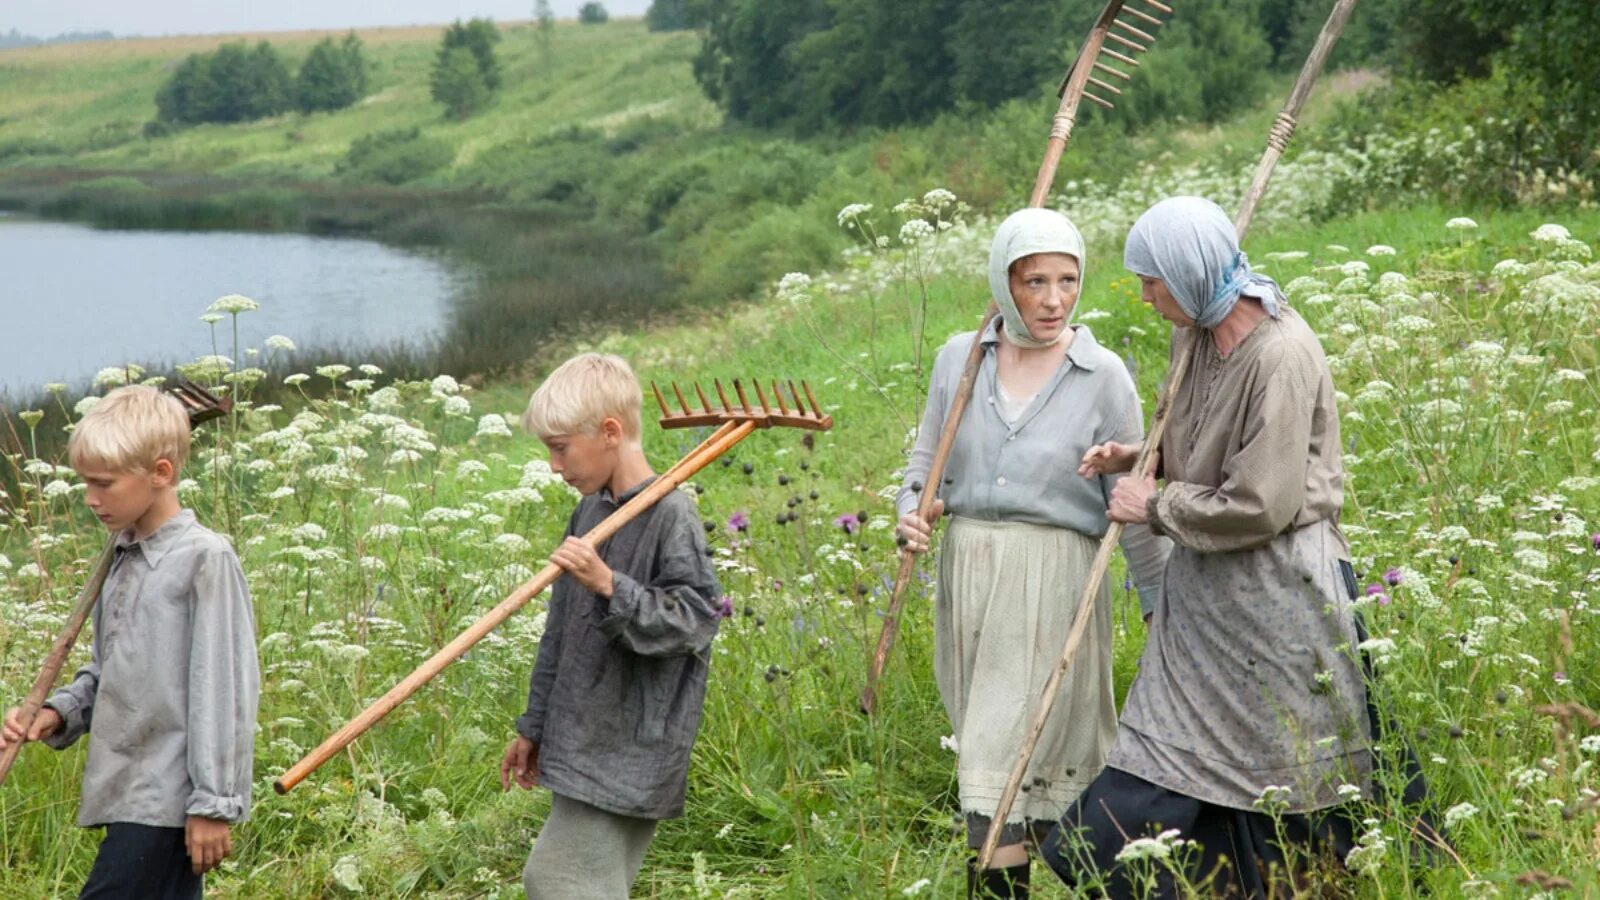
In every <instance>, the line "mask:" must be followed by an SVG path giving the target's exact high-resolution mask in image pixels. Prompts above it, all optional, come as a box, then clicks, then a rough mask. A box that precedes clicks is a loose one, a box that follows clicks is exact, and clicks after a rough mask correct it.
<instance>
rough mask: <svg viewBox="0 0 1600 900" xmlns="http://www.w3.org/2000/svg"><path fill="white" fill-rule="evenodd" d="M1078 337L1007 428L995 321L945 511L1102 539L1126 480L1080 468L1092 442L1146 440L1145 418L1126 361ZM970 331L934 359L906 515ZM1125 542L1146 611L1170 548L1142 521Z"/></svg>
mask: <svg viewBox="0 0 1600 900" xmlns="http://www.w3.org/2000/svg"><path fill="white" fill-rule="evenodd" d="M1074 332H1075V337H1074V338H1073V341H1072V345H1071V346H1070V347H1068V348H1067V354H1066V359H1065V360H1063V362H1062V365H1061V368H1060V369H1058V370H1057V371H1056V373H1055V374H1054V375H1053V376H1051V378H1050V380H1049V381H1047V382H1046V383H1045V385H1044V387H1042V388H1040V389H1039V393H1038V394H1037V395H1035V396H1034V398H1033V400H1032V402H1030V403H1029V404H1028V405H1027V407H1026V408H1025V409H1024V410H1023V411H1022V414H1021V415H1020V416H1018V417H1017V418H1016V419H1015V420H1014V421H1012V422H1011V423H1009V424H1008V423H1007V422H1006V420H1005V419H1004V417H1003V416H1002V415H1001V411H1000V389H999V383H998V378H997V368H996V367H997V360H996V348H997V346H998V344H999V341H1000V336H999V319H998V318H996V319H995V320H994V321H993V322H991V323H990V325H989V328H988V329H987V330H986V331H985V332H984V334H983V343H984V356H983V365H982V367H981V368H980V369H979V370H978V380H977V383H976V384H975V386H974V388H973V393H972V401H971V404H970V405H969V406H968V407H967V414H966V416H965V417H964V418H963V420H962V422H961V428H960V429H959V430H958V431H957V432H956V441H955V446H954V447H953V448H951V452H950V459H949V462H948V463H946V465H945V471H944V484H943V485H940V486H938V489H939V496H940V497H942V498H943V499H944V501H945V510H946V512H948V513H950V514H952V515H958V516H963V517H965V518H969V519H984V520H988V521H994V522H1001V521H1004V522H1030V523H1033V524H1036V525H1052V526H1056V527H1058V528H1070V529H1072V530H1073V531H1077V532H1080V533H1082V534H1086V535H1089V536H1090V537H1096V538H1098V537H1101V536H1103V535H1104V534H1105V533H1106V528H1107V527H1108V520H1107V519H1106V506H1107V504H1108V503H1109V501H1110V497H1111V489H1112V488H1113V487H1114V486H1115V485H1116V482H1117V479H1118V478H1120V477H1121V476H1116V475H1112V476H1102V477H1097V478H1084V477H1083V476H1081V475H1079V474H1078V463H1079V462H1080V461H1081V460H1082V459H1083V454H1084V453H1085V452H1086V451H1088V449H1089V448H1090V447H1092V446H1094V445H1095V444H1101V443H1105V442H1106V441H1118V442H1121V443H1126V444H1138V443H1141V442H1143V440H1144V415H1143V413H1142V412H1141V410H1140V407H1139V394H1138V392H1137V390H1136V389H1135V388H1134V385H1133V379H1132V378H1131V377H1130V376H1129V375H1128V370H1127V368H1126V367H1124V366H1123V364H1122V360H1120V359H1118V358H1117V356H1116V354H1114V353H1112V352H1111V351H1110V350H1108V349H1106V348H1105V347H1102V346H1101V345H1100V344H1099V343H1098V342H1097V341H1095V339H1094V334H1093V333H1092V332H1090V330H1089V328H1088V327H1087V326H1084V325H1077V326H1074ZM973 334H974V332H970V331H969V332H964V333H962V334H958V335H956V336H955V337H952V338H951V339H950V340H949V341H947V342H945V345H944V347H942V348H941V349H940V350H939V355H938V358H937V359H936V360H935V361H934V364H933V373H932V377H931V378H930V382H929V386H928V404H927V407H926V408H925V409H924V410H923V414H922V425H921V426H920V428H919V429H918V431H917V443H916V446H915V447H914V448H913V449H912V451H911V459H910V462H909V464H908V465H907V466H906V476H905V483H904V486H903V487H902V488H901V489H900V495H899V497H898V500H897V504H896V505H897V506H898V508H899V514H900V515H902V516H903V515H905V514H906V513H909V512H911V511H913V510H915V509H916V508H917V502H918V499H919V496H918V493H917V491H916V490H914V488H916V487H917V486H919V485H922V483H923V481H925V480H926V478H927V474H928V468H929V466H930V465H931V464H932V462H933V452H934V449H935V447H937V446H938V443H939V432H940V431H941V430H942V429H943V428H944V420H945V414H946V412H947V411H948V410H949V408H950V403H951V400H952V399H953V398H954V397H955V394H956V388H957V386H958V385H959V384H960V382H961V370H962V367H963V366H964V364H965V363H966V357H967V350H968V348H969V347H971V346H972V336H973ZM1121 546H1122V552H1123V554H1124V555H1125V556H1126V557H1127V560H1128V568H1129V570H1130V573H1131V575H1132V578H1133V582H1134V585H1135V586H1136V587H1137V588H1138V590H1139V606H1140V609H1141V610H1143V611H1144V612H1145V613H1149V612H1150V611H1151V610H1153V609H1155V606H1156V599H1157V597H1159V596H1160V592H1161V580H1162V572H1163V570H1164V569H1165V567H1166V563H1167V554H1168V553H1169V552H1170V551H1171V547H1172V545H1171V543H1170V542H1169V541H1168V540H1167V539H1166V538H1162V537H1157V536H1155V535H1154V534H1152V533H1151V532H1150V530H1149V528H1147V527H1146V526H1144V525H1131V526H1129V527H1128V528H1127V529H1126V530H1125V531H1124V532H1123V535H1122V541H1121Z"/></svg>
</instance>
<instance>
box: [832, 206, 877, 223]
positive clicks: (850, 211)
mask: <svg viewBox="0 0 1600 900" xmlns="http://www.w3.org/2000/svg"><path fill="white" fill-rule="evenodd" d="M869 212H872V204H871V203H851V204H849V205H848V206H846V207H845V208H844V209H841V210H839V227H840V228H855V227H856V220H857V219H859V218H861V217H862V216H864V215H866V214H867V213H869Z"/></svg>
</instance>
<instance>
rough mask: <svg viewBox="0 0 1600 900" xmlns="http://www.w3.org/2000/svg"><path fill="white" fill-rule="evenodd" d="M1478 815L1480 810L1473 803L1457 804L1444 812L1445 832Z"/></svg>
mask: <svg viewBox="0 0 1600 900" xmlns="http://www.w3.org/2000/svg"><path fill="white" fill-rule="evenodd" d="M1477 814H1478V808H1477V807H1476V806H1473V805H1472V804H1471V803H1457V804H1456V805H1455V806H1452V807H1450V808H1449V809H1447V810H1445V811H1444V827H1445V830H1446V831H1449V830H1450V829H1452V828H1455V827H1456V826H1457V825H1460V824H1461V823H1462V822H1465V821H1466V820H1468V819H1470V818H1472V817H1473V816H1475V815H1477Z"/></svg>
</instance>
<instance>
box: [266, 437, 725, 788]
mask: <svg viewBox="0 0 1600 900" xmlns="http://www.w3.org/2000/svg"><path fill="white" fill-rule="evenodd" d="M755 428H756V423H755V422H751V421H744V422H737V423H735V422H728V423H726V424H724V425H723V426H722V427H721V428H719V429H717V431H716V432H715V433H713V434H712V436H711V437H710V438H707V439H706V440H705V441H704V442H703V443H702V444H701V445H700V446H699V447H696V448H695V449H694V450H691V451H690V452H689V454H688V455H687V456H685V457H684V458H683V459H681V460H679V461H678V463H676V464H675V465H674V466H673V467H672V468H671V469H668V470H667V471H666V472H665V473H663V474H662V475H661V476H660V477H659V478H657V479H656V480H655V481H653V482H651V484H650V486H649V487H647V488H645V489H644V490H642V491H640V492H639V493H638V494H636V495H635V496H634V497H633V499H631V500H629V501H628V502H627V503H625V504H623V505H622V508H620V509H618V510H617V511H616V512H614V513H612V514H611V515H609V516H607V517H606V518H605V519H604V520H603V521H602V522H600V524H598V525H596V526H595V527H593V528H591V529H590V530H589V531H588V533H586V534H585V535H584V536H583V537H584V539H585V540H587V541H591V542H593V543H595V544H599V543H600V542H601V541H604V540H606V539H607V538H609V537H611V536H612V535H613V534H616V533H617V530H618V529H620V528H621V527H622V526H624V525H626V524H628V523H629V522H631V521H633V520H634V519H635V518H637V517H638V516H639V514H640V513H642V512H644V511H645V510H647V509H649V508H650V507H652V506H654V505H655V504H656V503H657V502H659V501H660V500H661V498H662V497H665V496H667V495H668V494H670V493H672V492H673V491H675V490H677V489H678V486H679V485H681V484H683V482H685V481H687V480H688V479H690V478H691V477H693V476H694V474H695V473H696V472H699V471H700V470H701V469H703V468H705V467H706V466H708V465H710V464H711V463H712V462H713V461H714V460H716V458H717V457H719V456H721V455H722V454H724V453H726V452H728V450H729V449H731V448H732V447H733V445H735V444H737V443H739V442H740V441H742V440H744V439H745V438H746V437H747V436H748V435H749V434H750V432H752V431H754V430H755ZM561 574H562V569H561V567H560V566H557V565H556V564H555V563H550V564H549V565H546V566H545V567H544V568H543V569H541V570H540V571H539V573H538V574H537V575H535V576H534V577H533V578H531V579H529V580H528V581H527V582H525V583H524V584H523V585H522V586H521V587H518V588H517V589H516V590H515V591H513V592H512V593H511V595H510V596H508V597H506V598H505V599H504V600H502V601H500V602H499V603H498V604H496V605H495V607H494V608H493V609H491V610H489V611H488V612H487V613H485V614H484V615H483V616H482V617H480V618H479V619H478V620H477V621H476V622H474V623H472V625H470V626H469V627H468V628H467V629H466V630H465V631H463V632H461V633H460V634H459V635H457V636H456V637H455V638H454V639H453V640H451V641H450V643H448V644H445V645H444V646H443V647H441V648H440V649H439V651H438V652H437V653H435V654H434V655H433V656H431V657H429V658H428V660H427V661H426V662H424V663H423V664H422V665H420V666H418V667H417V668H416V670H415V671H413V672H412V673H411V674H410V675H407V676H406V677H405V678H404V679H402V680H401V681H400V683H399V684H396V685H395V686H394V687H392V688H390V689H389V691H388V693H386V694H384V695H383V696H382V697H379V698H378V699H377V700H375V701H373V703H372V705H371V706H368V707H367V708H366V709H365V710H362V711H361V713H360V714H359V715H357V716H356V717H355V718H354V719H351V720H350V722H349V723H347V724H346V725H345V726H344V727H342V728H340V729H339V730H338V731H336V732H334V733H333V734H332V735H330V736H329V737H328V739H327V740H325V741H323V742H322V743H321V744H320V745H318V747H317V748H316V749H315V750H312V751H311V752H310V753H307V754H306V755H305V757H304V758H303V759H301V760H300V761H299V762H297V763H295V764H294V765H293V766H291V767H290V768H289V770H288V771H286V772H284V773H283V775H282V777H280V778H279V779H278V780H277V781H275V782H273V784H272V786H273V788H274V789H275V790H276V791H277V792H278V793H280V794H283V793H287V792H288V791H289V790H290V789H291V788H293V787H294V786H295V785H297V784H299V783H300V782H302V781H304V780H305V779H306V777H307V776H308V775H310V774H311V773H312V772H315V771H316V770H317V768H318V767H320V766H321V765H322V764H323V763H325V762H327V761H328V760H329V759H332V758H333V756H334V754H336V753H338V752H339V751H340V750H343V749H344V748H345V747H348V746H349V745H350V744H351V743H352V742H353V741H355V739H356V738H358V737H360V736H361V735H362V734H363V733H365V732H366V731H367V730H368V729H369V728H371V727H372V726H374V725H376V724H377V723H378V721H379V720H380V719H382V718H383V717H384V716H386V715H388V714H389V713H390V711H392V710H393V709H394V708H395V707H396V706H399V705H400V704H401V703H403V702H405V700H406V699H407V698H408V697H410V696H411V695H412V694H415V693H416V692H417V691H418V690H419V689H420V688H421V687H422V686H423V685H424V684H427V683H428V682H429V681H430V680H432V679H433V677H434V676H436V675H438V674H439V673H440V672H442V671H444V669H445V667H446V666H448V665H450V664H451V663H452V662H455V661H456V660H457V659H459V658H460V657H461V655H462V654H463V653H466V652H467V651H468V650H469V649H471V648H472V646H473V645H474V644H476V643H478V642H479V641H481V640H483V639H484V638H485V637H486V636H488V634H489V632H491V631H493V630H494V629H495V628H497V627H499V625H500V624H501V623H502V622H504V621H505V620H507V619H509V618H511V616H512V615H513V614H515V613H516V611H517V610H519V609H521V608H522V607H524V606H526V605H527V604H528V602H529V601H530V600H532V599H533V598H534V597H537V596H539V594H541V593H543V592H544V590H545V589H546V588H548V587H550V585H552V584H554V583H555V581H556V579H558V578H560V577H561Z"/></svg>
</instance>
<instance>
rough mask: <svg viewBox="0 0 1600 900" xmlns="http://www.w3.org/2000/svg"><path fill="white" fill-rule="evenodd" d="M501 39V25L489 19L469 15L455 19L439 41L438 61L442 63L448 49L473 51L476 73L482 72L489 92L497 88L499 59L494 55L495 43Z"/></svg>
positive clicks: (499, 76)
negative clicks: (496, 25) (466, 18)
mask: <svg viewBox="0 0 1600 900" xmlns="http://www.w3.org/2000/svg"><path fill="white" fill-rule="evenodd" d="M498 43H500V29H498V28H496V27H495V24H494V22H492V21H490V20H488V19H470V20H468V21H467V22H466V23H462V21H461V20H460V19H457V20H456V21H455V22H454V23H453V24H452V25H451V26H450V27H449V28H446V29H445V32H444V37H443V38H442V39H440V41H439V56H438V60H439V63H440V64H441V65H442V64H443V62H444V59H445V57H446V56H448V55H449V54H450V51H451V50H455V49H458V48H459V49H465V50H467V51H468V52H470V53H471V54H472V59H473V61H474V63H475V64H476V65H477V67H478V74H479V75H480V76H482V81H483V85H484V87H486V88H488V89H489V90H490V91H491V92H492V91H497V90H499V89H500V82H501V74H500V60H499V58H498V57H497V56H496V55H495V51H494V48H495V45H496V44H498Z"/></svg>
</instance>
